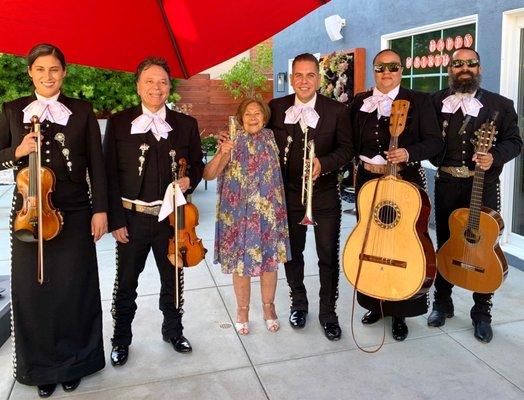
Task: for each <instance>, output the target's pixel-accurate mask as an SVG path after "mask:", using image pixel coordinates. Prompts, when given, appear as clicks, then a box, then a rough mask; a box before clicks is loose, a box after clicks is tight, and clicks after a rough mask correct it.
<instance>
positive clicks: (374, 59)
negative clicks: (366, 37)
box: [373, 49, 402, 65]
mask: <svg viewBox="0 0 524 400" xmlns="http://www.w3.org/2000/svg"><path fill="white" fill-rule="evenodd" d="M384 53H393V54H396V55H397V56H398V59H399V60H400V65H402V58H401V57H400V54H398V53H397V52H396V51H395V50H391V49H384V50H380V51H379V52H378V53H377V54H376V55H375V57H373V65H375V61H377V58H378V57H379V56H380V55H382V54H384Z"/></svg>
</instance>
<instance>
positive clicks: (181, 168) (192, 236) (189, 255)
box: [168, 158, 207, 267]
mask: <svg viewBox="0 0 524 400" xmlns="http://www.w3.org/2000/svg"><path fill="white" fill-rule="evenodd" d="M186 170H187V161H186V159H185V158H181V159H180V160H178V179H182V178H183V177H185V176H186ZM175 212H176V215H175ZM175 212H173V213H171V214H170V215H169V224H170V225H171V226H172V227H173V231H175V230H176V235H173V237H172V238H171V239H170V240H169V247H168V258H169V260H170V261H171V263H172V264H173V265H175V266H176V264H177V263H176V260H175V254H176V250H175V248H176V247H175V243H176V241H177V240H178V257H179V259H180V260H181V261H182V265H178V267H182V266H183V267H194V266H195V265H198V264H199V263H200V262H201V261H202V260H203V259H204V257H205V255H206V252H207V250H206V249H205V248H204V245H203V244H202V239H199V238H198V237H197V234H196V231H195V227H196V226H197V225H198V208H197V207H196V206H195V205H194V204H193V203H191V202H189V201H188V202H187V203H186V204H184V205H182V206H180V207H176V208H175Z"/></svg>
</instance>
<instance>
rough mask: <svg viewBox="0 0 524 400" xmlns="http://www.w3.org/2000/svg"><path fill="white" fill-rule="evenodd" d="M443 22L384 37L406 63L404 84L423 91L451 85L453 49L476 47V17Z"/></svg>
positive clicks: (386, 44)
mask: <svg viewBox="0 0 524 400" xmlns="http://www.w3.org/2000/svg"><path fill="white" fill-rule="evenodd" d="M467 19H469V20H471V19H472V18H471V17H468V18H467ZM467 19H466V20H467ZM453 23H455V24H454V25H453ZM440 25H441V26H440V27H439V26H438V24H437V26H435V25H432V26H431V27H426V28H419V29H418V30H417V29H415V30H410V31H407V32H404V33H397V34H393V35H387V36H385V37H383V44H385V46H384V47H389V48H391V49H392V50H394V51H396V52H397V53H399V54H400V57H401V60H402V65H403V66H404V72H403V74H402V86H404V87H406V88H410V89H415V90H420V91H422V92H435V91H437V90H440V89H443V88H445V87H447V86H448V74H447V67H448V65H449V62H450V58H451V55H452V54H453V52H454V51H455V50H457V49H460V48H467V47H469V48H472V49H475V48H476V33H477V24H476V21H474V22H472V23H471V22H470V23H464V21H462V22H458V21H450V22H448V23H442V24H440ZM417 31H418V32H417ZM384 40H385V43H384Z"/></svg>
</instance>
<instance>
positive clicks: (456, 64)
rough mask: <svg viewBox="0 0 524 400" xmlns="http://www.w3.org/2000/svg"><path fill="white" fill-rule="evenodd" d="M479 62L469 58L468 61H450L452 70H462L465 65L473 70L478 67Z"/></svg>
mask: <svg viewBox="0 0 524 400" xmlns="http://www.w3.org/2000/svg"><path fill="white" fill-rule="evenodd" d="M479 64H480V63H479V60H477V59H475V58H470V59H469V60H453V61H451V67H452V68H462V67H463V66H464V65H467V66H468V68H475V67H478V66H479Z"/></svg>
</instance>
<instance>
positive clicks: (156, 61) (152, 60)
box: [135, 57, 171, 83]
mask: <svg viewBox="0 0 524 400" xmlns="http://www.w3.org/2000/svg"><path fill="white" fill-rule="evenodd" d="M153 65H157V66H159V67H160V68H163V69H164V71H166V73H167V76H168V77H169V82H170V83H171V75H170V72H169V65H168V64H167V61H166V59H165V58H162V57H147V58H145V59H144V60H142V61H141V62H140V64H138V67H136V72H135V82H138V80H139V79H140V75H141V74H142V72H144V70H146V69H148V68H149V67H152V66H153Z"/></svg>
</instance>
